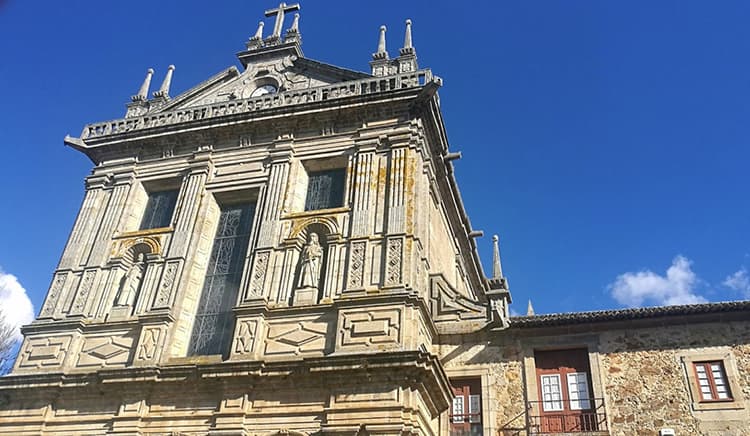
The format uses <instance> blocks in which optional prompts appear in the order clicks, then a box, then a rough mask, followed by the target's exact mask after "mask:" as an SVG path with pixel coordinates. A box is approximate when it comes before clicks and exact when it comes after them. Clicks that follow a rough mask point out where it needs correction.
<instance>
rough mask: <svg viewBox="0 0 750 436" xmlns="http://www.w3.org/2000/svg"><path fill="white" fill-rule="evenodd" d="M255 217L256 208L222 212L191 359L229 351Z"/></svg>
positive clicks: (249, 206)
mask: <svg viewBox="0 0 750 436" xmlns="http://www.w3.org/2000/svg"><path fill="white" fill-rule="evenodd" d="M254 214H255V205H254V204H242V205H232V206H227V207H224V208H222V210H221V216H220V217H219V227H218V229H217V230H216V237H215V238H214V245H213V248H212V249H211V257H210V259H209V261H208V271H207V272H206V279H205V282H204V284H203V292H202V293H201V299H200V302H199V304H198V312H197V314H196V316H195V324H194V325H193V334H192V336H191V337H190V347H189V350H188V354H189V355H193V356H194V355H207V354H223V353H224V352H225V351H226V350H227V349H228V346H229V342H230V341H231V339H232V330H233V327H234V326H233V324H232V319H233V317H232V307H233V306H234V303H235V301H236V300H237V291H238V290H239V287H240V279H241V277H242V267H243V265H244V261H245V254H246V253H247V248H248V244H249V241H250V229H251V228H252V222H253V215H254Z"/></svg>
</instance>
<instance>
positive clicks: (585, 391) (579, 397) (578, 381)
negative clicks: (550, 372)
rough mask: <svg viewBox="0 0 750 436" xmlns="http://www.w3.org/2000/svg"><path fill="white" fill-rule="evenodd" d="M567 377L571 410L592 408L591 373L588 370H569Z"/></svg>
mask: <svg viewBox="0 0 750 436" xmlns="http://www.w3.org/2000/svg"><path fill="white" fill-rule="evenodd" d="M566 378H567V382H568V401H569V402H570V410H590V409H591V396H590V394H589V374H588V373H587V372H569V373H567V374H566ZM581 386H582V387H581Z"/></svg>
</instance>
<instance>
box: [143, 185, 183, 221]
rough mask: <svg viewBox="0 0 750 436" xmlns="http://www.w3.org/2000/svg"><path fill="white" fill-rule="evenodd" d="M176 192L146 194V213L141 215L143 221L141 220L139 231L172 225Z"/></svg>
mask: <svg viewBox="0 0 750 436" xmlns="http://www.w3.org/2000/svg"><path fill="white" fill-rule="evenodd" d="M177 192H178V191H176V190H172V191H159V192H150V193H149V194H148V202H147V203H146V212H145V213H144V214H143V219H141V227H140V229H141V230H148V229H158V228H160V227H169V225H170V224H171V223H172V214H173V213H174V206H175V204H176V203H177Z"/></svg>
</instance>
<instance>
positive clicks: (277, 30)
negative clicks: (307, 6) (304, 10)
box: [266, 3, 300, 38]
mask: <svg viewBox="0 0 750 436" xmlns="http://www.w3.org/2000/svg"><path fill="white" fill-rule="evenodd" d="M299 9H300V8H299V3H295V4H293V5H289V6H287V5H286V3H280V4H279V7H278V8H276V9H269V10H267V11H266V17H271V16H274V15H276V23H275V24H274V25H273V33H272V34H271V37H272V38H279V37H281V28H282V27H283V26H284V13H286V12H291V11H298V10H299Z"/></svg>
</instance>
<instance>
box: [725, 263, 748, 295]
mask: <svg viewBox="0 0 750 436" xmlns="http://www.w3.org/2000/svg"><path fill="white" fill-rule="evenodd" d="M722 283H723V284H724V286H727V287H729V288H731V289H734V290H735V291H738V292H741V293H742V295H744V296H745V297H746V298H750V274H748V273H747V268H745V267H742V268H740V269H739V271H737V272H735V273H734V274H732V275H731V276H727V278H726V279H724V281H723V282H722Z"/></svg>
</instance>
